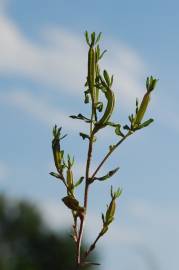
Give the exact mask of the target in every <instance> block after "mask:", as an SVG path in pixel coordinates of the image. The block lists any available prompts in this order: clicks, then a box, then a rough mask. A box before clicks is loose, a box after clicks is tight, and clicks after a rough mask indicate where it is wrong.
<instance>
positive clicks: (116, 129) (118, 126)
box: [115, 124, 124, 137]
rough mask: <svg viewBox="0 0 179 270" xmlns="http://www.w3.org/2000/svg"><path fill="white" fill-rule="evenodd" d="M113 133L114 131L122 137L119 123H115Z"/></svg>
mask: <svg viewBox="0 0 179 270" xmlns="http://www.w3.org/2000/svg"><path fill="white" fill-rule="evenodd" d="M115 133H116V135H118V136H121V137H124V134H123V133H122V131H121V125H120V124H117V125H116V128H115Z"/></svg>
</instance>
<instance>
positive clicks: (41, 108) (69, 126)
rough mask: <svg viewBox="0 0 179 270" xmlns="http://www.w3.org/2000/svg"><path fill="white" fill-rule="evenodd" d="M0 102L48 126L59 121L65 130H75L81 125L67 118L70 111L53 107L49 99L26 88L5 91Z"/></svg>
mask: <svg viewBox="0 0 179 270" xmlns="http://www.w3.org/2000/svg"><path fill="white" fill-rule="evenodd" d="M0 102H3V103H7V104H9V105H11V106H13V107H15V108H17V109H18V110H19V109H20V110H22V111H24V112H26V113H27V114H29V115H31V116H33V117H34V118H35V119H36V120H38V121H40V122H42V123H44V124H46V125H48V126H52V125H54V124H58V123H60V125H62V126H63V127H64V128H65V129H66V130H75V131H76V130H78V131H79V130H80V128H82V127H83V123H81V122H80V123H79V122H78V121H74V120H73V119H71V118H69V115H70V113H68V112H63V111H61V110H59V109H57V108H55V107H54V106H52V105H51V104H50V103H49V101H47V100H45V99H43V98H42V97H41V96H39V97H38V96H36V95H34V94H32V93H30V91H27V90H13V91H5V92H4V93H1V94H0ZM84 128H85V126H84Z"/></svg>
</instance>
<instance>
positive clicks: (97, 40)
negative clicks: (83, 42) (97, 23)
mask: <svg viewBox="0 0 179 270" xmlns="http://www.w3.org/2000/svg"><path fill="white" fill-rule="evenodd" d="M101 35H102V32H100V33H99V34H98V36H97V38H96V42H95V44H97V43H98V42H99V41H100V38H101Z"/></svg>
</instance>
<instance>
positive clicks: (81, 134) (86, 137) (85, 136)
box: [79, 132, 90, 140]
mask: <svg viewBox="0 0 179 270" xmlns="http://www.w3.org/2000/svg"><path fill="white" fill-rule="evenodd" d="M79 135H80V136H81V137H82V139H83V140H85V139H88V140H90V136H89V135H87V134H85V133H82V132H80V133H79Z"/></svg>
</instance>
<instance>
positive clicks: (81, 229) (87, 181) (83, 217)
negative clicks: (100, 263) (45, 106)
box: [76, 108, 94, 269]
mask: <svg viewBox="0 0 179 270" xmlns="http://www.w3.org/2000/svg"><path fill="white" fill-rule="evenodd" d="M92 120H93V108H92V113H91V123H90V139H89V146H88V154H87V162H86V176H85V178H86V182H85V192H84V209H85V213H84V215H83V216H81V219H80V229H79V234H78V239H77V256H76V264H77V269H78V266H79V265H80V263H81V241H82V237H83V230H84V222H85V217H86V212H87V207H88V190H89V184H90V182H89V170H90V164H91V157H92V150H93V139H94V134H93V132H92V129H93V124H92Z"/></svg>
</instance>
